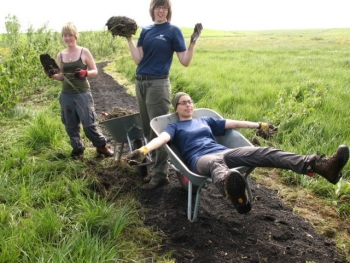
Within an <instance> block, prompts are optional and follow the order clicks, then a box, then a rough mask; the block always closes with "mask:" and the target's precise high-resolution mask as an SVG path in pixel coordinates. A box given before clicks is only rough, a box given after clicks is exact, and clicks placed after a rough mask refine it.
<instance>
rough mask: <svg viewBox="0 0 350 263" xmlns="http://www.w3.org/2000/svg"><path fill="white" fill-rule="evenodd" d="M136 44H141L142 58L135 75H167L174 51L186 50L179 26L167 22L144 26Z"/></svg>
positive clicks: (139, 45)
mask: <svg viewBox="0 0 350 263" xmlns="http://www.w3.org/2000/svg"><path fill="white" fill-rule="evenodd" d="M137 46H138V47H141V46H142V49H143V58H142V60H141V61H140V63H139V65H138V66H137V69H136V75H154V76H161V75H169V71H170V67H171V64H172V62H173V55H174V52H183V51H186V43H185V39H184V37H183V34H182V32H181V30H180V28H178V27H177V26H174V25H172V24H170V23H168V22H166V23H163V24H153V25H150V26H147V27H144V28H143V29H142V31H141V34H140V37H139V39H138V42H137Z"/></svg>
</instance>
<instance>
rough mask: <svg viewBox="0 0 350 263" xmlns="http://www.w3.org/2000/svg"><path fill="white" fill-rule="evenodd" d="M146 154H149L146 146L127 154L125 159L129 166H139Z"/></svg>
mask: <svg viewBox="0 0 350 263" xmlns="http://www.w3.org/2000/svg"><path fill="white" fill-rule="evenodd" d="M147 153H149V150H148V148H147V147H146V146H142V147H141V148H139V149H136V150H134V151H132V152H131V153H129V154H128V155H127V156H126V158H125V159H126V162H127V163H128V164H129V165H131V166H133V165H139V164H141V163H142V162H143V160H144V159H145V157H146V154H147Z"/></svg>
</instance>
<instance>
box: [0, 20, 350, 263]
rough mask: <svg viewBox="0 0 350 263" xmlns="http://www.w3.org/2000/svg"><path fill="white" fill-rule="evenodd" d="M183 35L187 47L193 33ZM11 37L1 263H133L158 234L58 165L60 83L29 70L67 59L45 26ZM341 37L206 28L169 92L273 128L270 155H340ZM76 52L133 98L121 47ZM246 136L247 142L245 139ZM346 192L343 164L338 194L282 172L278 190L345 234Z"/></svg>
mask: <svg viewBox="0 0 350 263" xmlns="http://www.w3.org/2000/svg"><path fill="white" fill-rule="evenodd" d="M11 22H12V23H13V25H14V26H16V25H17V24H16V20H14V21H11ZM183 31H184V35H185V37H186V39H187V40H189V36H190V34H191V32H192V29H186V28H185V29H183ZM15 32H16V31H15V30H14V31H13V32H9V34H5V35H1V38H0V56H1V60H0V101H1V106H0V115H1V118H0V126H1V127H0V132H1V134H2V140H1V143H0V145H1V148H2V151H1V153H0V181H1V182H2V183H1V185H0V235H1V236H2V239H1V240H0V248H1V254H0V262H48V261H52V262H77V259H82V258H84V259H85V260H86V262H103V261H107V260H110V259H114V260H118V259H119V260H124V261H125V262H134V261H137V260H139V259H140V258H142V257H143V255H144V254H145V253H146V252H147V251H150V250H152V248H153V247H154V246H156V245H157V243H159V242H160V240H161V234H160V233H157V232H156V231H153V230H152V229H148V228H146V227H144V226H143V223H142V220H141V218H142V216H140V214H139V213H140V211H139V210H138V209H136V207H138V204H137V202H136V201H135V199H133V198H132V197H130V196H124V195H123V194H121V193H122V190H120V189H118V191H116V192H113V196H107V197H106V198H101V197H100V196H98V195H96V194H94V193H93V192H92V191H91V189H90V188H89V186H91V184H93V182H94V171H91V170H90V171H89V173H86V169H88V168H89V167H87V166H86V165H85V164H80V163H77V162H73V161H72V160H70V159H69V158H68V157H67V156H68V155H69V153H70V146H69V143H68V139H67V137H66V135H65V132H64V127H63V125H62V124H61V122H60V110H59V104H58V101H57V95H58V93H59V90H60V84H59V83H54V82H52V81H50V80H48V79H47V78H46V76H45V75H44V74H41V73H42V69H41V66H40V62H39V60H38V57H39V54H40V53H46V52H47V53H49V54H51V55H52V56H55V55H56V54H57V52H58V51H60V50H61V49H63V48H64V46H63V44H62V42H61V39H60V36H59V34H57V33H55V32H48V31H47V30H46V29H45V27H44V28H43V29H41V30H39V31H35V32H29V33H27V34H24V35H20V36H18V35H16V33H15ZM349 35H350V29H329V30H321V29H320V30H298V31H261V32H239V31H237V32H228V31H213V30H205V29H204V30H203V34H202V37H201V38H200V40H199V42H198V45H197V46H196V51H195V56H194V59H193V61H192V63H191V65H190V66H189V67H188V68H184V67H182V66H181V65H180V64H179V62H178V60H177V58H176V55H175V57H174V65H173V68H172V71H171V75H170V78H171V81H172V89H173V92H174V93H175V92H177V91H185V92H188V93H190V94H191V96H192V97H193V98H194V100H195V102H196V107H206V108H211V109H214V110H216V111H218V112H219V113H220V114H221V115H223V116H224V117H226V118H233V119H242V120H251V121H267V122H270V123H272V124H274V125H276V126H278V127H279V134H278V135H277V136H276V137H275V139H274V140H273V142H272V143H273V145H274V146H276V147H279V148H282V149H284V150H287V151H293V152H298V153H302V154H312V153H316V152H320V153H325V154H327V155H330V154H332V153H333V152H334V151H335V149H336V148H337V147H338V145H339V144H343V143H344V144H347V145H350V141H349V138H350V136H349V133H350V130H349V128H348V123H349V110H348V104H347V103H348V100H349V92H350V91H349V78H350V76H349V74H348V71H349V69H350V49H349V47H350V38H349V37H348V36H349ZM135 41H136V37H135ZM79 44H80V45H82V46H87V47H89V49H90V50H91V51H92V53H93V54H94V56H95V59H96V61H105V60H108V61H112V63H111V64H110V65H109V71H110V72H112V74H115V75H118V76H122V77H123V78H125V79H126V81H128V82H129V85H128V86H130V87H131V88H132V87H133V84H132V83H133V80H134V74H135V67H136V66H135V65H134V63H133V61H132V59H131V58H130V54H129V52H128V50H127V44H126V41H125V40H124V39H120V38H115V39H113V38H111V36H110V35H109V34H107V33H106V32H83V33H82V34H81V39H80V41H79ZM244 135H245V136H246V137H247V138H249V139H250V138H251V137H252V136H253V135H254V134H253V133H252V131H245V132H244ZM262 143H263V144H264V143H266V144H267V143H268V142H262ZM87 154H89V152H87ZM90 154H93V153H92V152H91V153H90ZM100 165H101V166H104V167H109V166H110V165H112V164H111V163H108V161H106V163H101V164H100ZM256 176H257V177H258V175H256ZM72 178H74V179H73V180H72ZM258 180H264V178H258ZM349 181H350V166H349V164H348V165H347V166H346V167H345V169H344V179H343V180H342V181H341V182H340V183H339V184H338V185H336V186H333V185H330V184H329V183H327V182H326V181H325V180H324V179H322V178H320V177H316V178H314V179H311V180H310V179H309V178H307V177H305V176H299V175H296V174H294V173H291V172H285V171H281V180H280V181H279V182H278V183H280V185H279V186H278V187H281V185H282V187H283V188H284V189H285V191H286V192H287V190H286V189H293V188H295V187H299V188H300V187H302V189H303V191H305V192H306V193H307V192H309V193H312V194H314V195H315V196H317V198H319V199H320V200H323V204H324V205H326V206H329V207H331V208H332V209H335V211H336V212H337V218H335V219H334V220H339V221H340V222H342V223H345V224H348V223H349V221H350V205H349V200H350V185H349ZM276 187H277V186H276ZM115 200H119V201H118V202H116V201H115ZM111 201H112V202H111ZM334 239H335V240H336V242H337V244H338V246H339V247H341V248H342V249H343V250H344V251H345V252H346V253H347V255H350V243H349V241H348V239H349V237H348V234H346V233H340V232H339V233H336V234H335V235H334ZM71 251H76V253H75V254H74V253H72V252H71ZM167 260H168V259H164V262H166V261H167ZM159 262H162V259H160V261H159ZM167 262H171V260H168V261H167Z"/></svg>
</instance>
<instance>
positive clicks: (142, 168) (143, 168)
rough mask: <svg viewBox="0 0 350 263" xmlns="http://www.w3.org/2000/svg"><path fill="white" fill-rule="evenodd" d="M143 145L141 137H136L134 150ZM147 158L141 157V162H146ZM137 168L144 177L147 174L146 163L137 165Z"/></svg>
mask: <svg viewBox="0 0 350 263" xmlns="http://www.w3.org/2000/svg"><path fill="white" fill-rule="evenodd" d="M142 146H143V141H142V140H141V139H136V140H134V150H136V149H138V148H141V147H142ZM147 162H148V160H147V158H146V157H145V159H143V161H142V163H147ZM137 170H138V172H139V175H140V176H142V177H146V176H147V175H148V165H143V166H138V167H137Z"/></svg>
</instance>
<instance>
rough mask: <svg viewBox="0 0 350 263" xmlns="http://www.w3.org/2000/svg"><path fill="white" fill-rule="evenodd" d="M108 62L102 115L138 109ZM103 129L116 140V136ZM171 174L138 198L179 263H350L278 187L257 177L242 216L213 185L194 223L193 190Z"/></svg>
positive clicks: (101, 86)
mask: <svg viewBox="0 0 350 263" xmlns="http://www.w3.org/2000/svg"><path fill="white" fill-rule="evenodd" d="M106 64H107V63H106V62H103V63H98V69H99V74H98V77H96V78H94V79H91V81H90V83H91V86H92V93H93V97H94V100H95V107H96V112H97V114H100V113H101V112H102V111H107V112H108V111H111V110H112V109H113V108H115V107H121V108H125V109H127V110H134V111H137V103H136V99H135V98H134V97H133V96H131V95H128V94H127V93H126V92H125V89H124V87H123V86H120V85H119V84H118V83H116V82H115V81H114V80H113V78H112V77H111V76H109V75H107V74H105V73H104V71H103V67H104V66H105V65H106ZM101 128H102V129H103V127H101ZM103 132H104V133H105V135H106V136H107V137H108V138H109V142H110V143H112V144H113V143H114V142H113V138H112V137H111V136H110V135H109V134H108V132H107V131H106V130H104V129H103ZM169 174H170V180H171V183H170V184H169V185H167V186H163V187H160V188H158V189H155V190H153V191H141V189H139V190H138V196H139V198H140V202H141V204H142V205H143V206H144V207H145V208H146V209H147V213H146V219H145V223H146V224H147V225H149V226H155V227H156V228H158V229H159V230H160V231H162V232H164V233H165V234H166V238H165V239H164V242H163V244H161V245H162V246H161V248H160V250H159V251H158V253H163V252H167V251H173V257H174V258H175V259H176V262H179V263H185V262H198V263H205V262H208V263H214V262H215V263H220V262H273V263H275V262H283V263H286V262H293V263H295V262H304V263H305V262H307V261H309V262H318V263H321V262H325V263H330V262H339V263H340V262H344V263H345V262H347V261H346V259H345V258H344V255H342V254H341V253H340V251H338V250H337V249H336V247H335V244H334V242H332V241H331V240H328V239H327V238H325V237H323V236H321V235H319V234H317V233H316V232H315V231H314V229H313V227H312V225H311V224H310V223H309V222H307V221H306V220H305V219H304V218H302V217H299V216H297V215H295V214H293V212H292V208H291V207H287V206H285V205H284V203H283V200H282V199H281V198H280V197H279V196H278V193H277V192H276V191H275V190H271V189H267V188H266V187H265V186H263V185H261V184H257V183H256V182H255V181H254V180H251V186H252V193H253V196H254V197H255V202H254V204H253V208H252V211H251V212H250V213H248V214H246V215H240V214H238V213H237V212H236V210H235V209H234V208H233V206H232V204H231V203H229V202H228V201H227V200H225V199H223V198H222V197H221V195H220V194H219V192H218V190H217V189H216V188H215V187H214V186H213V185H208V186H207V187H206V188H205V189H204V190H203V193H202V198H201V201H200V209H199V214H198V221H197V222H195V223H191V222H190V221H189V220H188V219H187V215H186V209H187V192H185V191H184V190H183V188H182V187H181V186H180V184H179V183H178V181H177V179H176V176H175V174H174V172H173V171H172V170H171V171H170V173H169ZM140 180H141V178H140ZM150 262H151V261H150Z"/></svg>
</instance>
